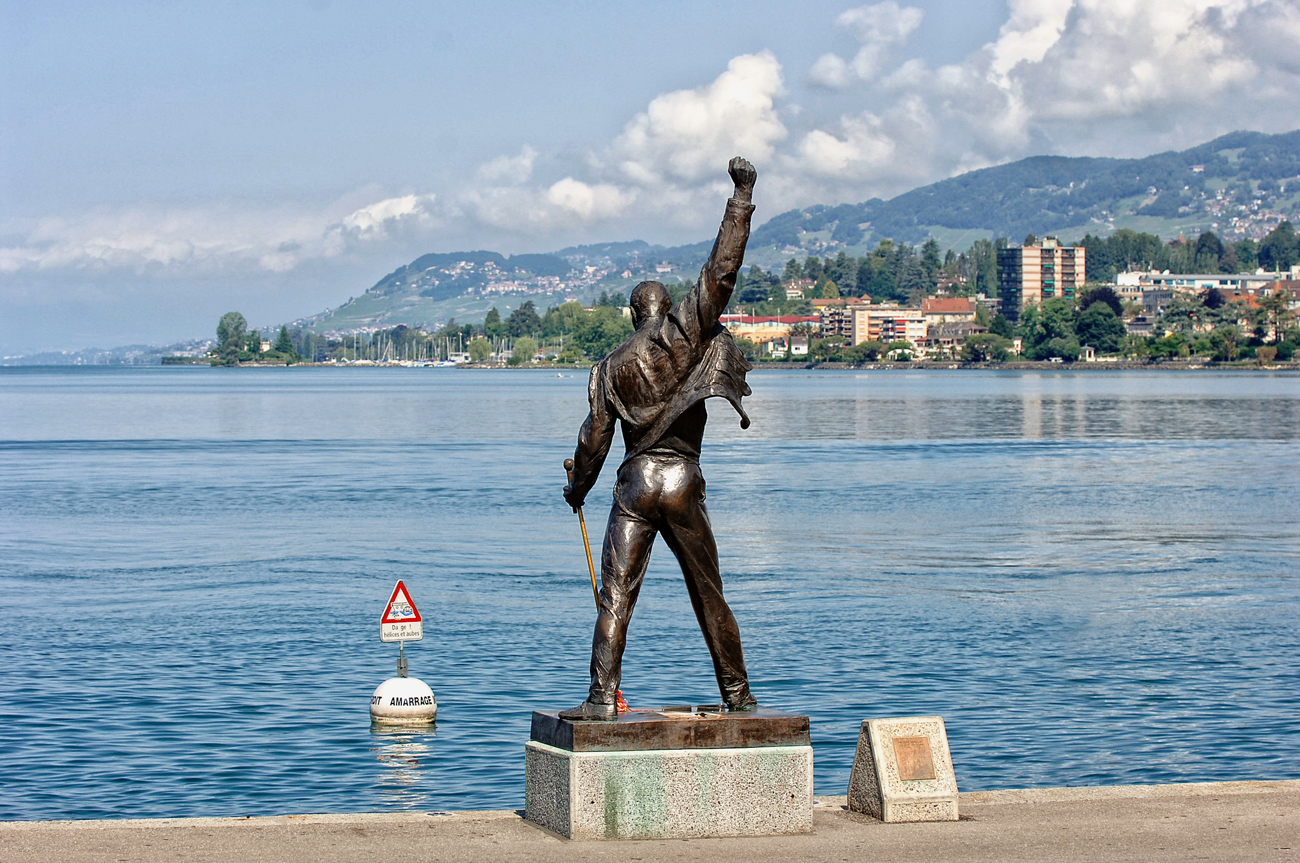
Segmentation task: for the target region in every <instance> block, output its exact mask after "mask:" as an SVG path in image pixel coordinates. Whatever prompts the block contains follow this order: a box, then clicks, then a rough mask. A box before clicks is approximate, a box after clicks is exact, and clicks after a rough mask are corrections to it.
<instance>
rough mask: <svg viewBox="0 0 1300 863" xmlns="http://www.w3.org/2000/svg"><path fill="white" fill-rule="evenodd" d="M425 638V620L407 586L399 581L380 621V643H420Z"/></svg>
mask: <svg viewBox="0 0 1300 863" xmlns="http://www.w3.org/2000/svg"><path fill="white" fill-rule="evenodd" d="M422 638H424V618H422V617H420V612H419V610H418V609H417V608H416V607H415V603H414V602H411V594H409V593H407V592H406V585H404V584H402V582H401V581H400V580H399V581H398V582H397V586H396V587H394V588H393V595H392V597H391V598H390V599H389V600H388V607H387V608H385V609H384V616H383V617H382V618H381V619H380V621H379V640H380V641H419V640H420V639H422Z"/></svg>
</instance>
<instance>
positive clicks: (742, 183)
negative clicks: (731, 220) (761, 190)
mask: <svg viewBox="0 0 1300 863" xmlns="http://www.w3.org/2000/svg"><path fill="white" fill-rule="evenodd" d="M727 173H728V174H730V175H731V181H732V182H733V183H735V184H736V197H737V198H740V199H741V200H744V201H748V200H749V198H750V195H751V194H752V193H753V191H754V181H755V180H757V179H758V171H755V170H754V166H753V165H751V164H750V163H749V161H748V160H747V159H742V158H741V157H739V156H737V157H735V158H734V159H732V160H731V164H729V165H727Z"/></svg>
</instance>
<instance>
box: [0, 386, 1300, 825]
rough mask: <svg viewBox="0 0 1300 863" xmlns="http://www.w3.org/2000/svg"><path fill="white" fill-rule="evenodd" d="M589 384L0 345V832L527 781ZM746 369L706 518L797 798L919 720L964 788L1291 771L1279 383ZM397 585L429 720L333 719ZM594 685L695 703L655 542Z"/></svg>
mask: <svg viewBox="0 0 1300 863" xmlns="http://www.w3.org/2000/svg"><path fill="white" fill-rule="evenodd" d="M585 378H586V376H585V374H584V373H582V372H575V373H572V374H566V375H565V376H562V377H560V376H557V375H556V374H555V373H554V372H551V373H546V372H530V371H499V372H494V371H456V370H449V369H314V368H299V369H257V370H254V369H247V370H226V369H206V368H142V369H130V368H126V369H122V368H116V369H95V368H72V369H64V368H60V369H0V819H50V818H121V817H140V816H185V815H254V814H274V813H295V812H356V811H375V810H391V809H405V808H415V809H421V810H448V809H477V808H516V807H520V806H522V803H523V745H524V741H525V740H526V739H527V737H528V725H529V715H530V711H532V710H533V709H534V708H556V707H568V706H572V705H573V704H576V703H577V702H578V701H579V700H581V699H582V697H583V695H584V693H585V690H586V684H587V681H586V668H587V659H588V651H589V647H590V639H591V626H592V621H593V609H592V599H591V588H590V585H589V582H588V578H587V572H586V562H585V558H584V556H583V551H582V545H581V538H580V535H579V532H578V525H577V524H576V519H575V518H574V516H573V515H572V514H571V512H570V511H569V509H568V507H566V506H565V505H564V503H563V501H562V499H561V497H560V489H561V487H562V486H563V484H564V474H563V470H562V467H561V462H562V461H563V459H564V458H565V457H566V456H568V455H570V454H571V452H572V446H573V441H574V437H575V434H576V430H577V427H578V425H579V423H580V422H581V420H582V418H583V416H584V415H585V412H586V402H585V399H586V395H585V384H586V379H585ZM750 380H751V384H752V386H753V389H754V395H753V397H752V398H751V399H748V400H747V402H746V403H747V405H748V406H749V411H750V413H751V415H752V417H753V420H754V424H753V427H752V428H751V429H750V430H748V431H745V432H742V431H740V429H739V428H738V425H737V421H736V418H735V416H734V414H732V412H731V411H730V408H728V407H727V406H726V405H725V403H723V402H717V401H715V402H711V403H710V404H711V412H712V415H713V420H712V423H711V425H710V430H709V436H708V438H707V439H706V444H705V454H704V460H703V466H704V471H705V475H706V476H707V478H708V482H709V507H710V512H711V515H712V518H713V522H714V527H715V529H716V531H717V534H718V537H719V546H720V554H721V557H722V567H723V573H724V578H725V580H726V584H727V591H728V596H729V598H730V600H731V602H732V606H733V609H734V610H735V613H736V616H737V618H738V619H739V621H740V625H741V631H742V634H743V636H744V640H745V648H746V658H747V661H748V665H749V668H750V673H751V676H752V681H753V685H754V691H755V693H756V694H757V695H758V697H759V699H760V700H761V701H762V702H763V703H764V704H767V705H770V706H773V707H778V708H783V709H788V710H797V711H803V712H807V713H808V714H809V715H810V716H811V717H812V733H813V742H814V747H815V753H816V754H815V759H816V792H817V793H818V794H843V793H844V790H845V787H846V785H847V782H848V775H849V768H850V765H851V763H852V758H853V747H854V744H855V742H856V739H857V730H858V725H859V723H860V722H861V721H862V720H863V719H865V718H867V717H876V716H907V715H916V714H941V715H943V716H944V717H945V719H946V721H947V727H948V734H949V738H950V741H951V746H952V752H953V758H954V760H955V764H956V768H957V778H958V783H959V785H960V786H961V788H962V789H963V790H978V789H991V788H1022V787H1035V786H1059V785H1101V784H1115V783H1151V782H1177V781H1196V780H1228V779H1253V778H1286V777H1290V778H1295V777H1300V528H1298V527H1297V525H1298V524H1300V448H1298V447H1297V443H1298V442H1300V377H1297V376H1295V375H1286V374H1268V373H1250V372H1245V373H1241V372H1232V373H1215V372H1194V373H1188V372H1182V373H1178V372H1175V373H1161V372H1143V373H1125V372H1090V373H1085V372H1072V371H1068V370H1061V371H1052V372H1044V373H1037V372H968V371H956V372H935V371H930V372H904V371H889V372H885V371H881V372H856V373H855V372H756V373H754V374H752V375H751V376H750ZM612 462H613V463H611V464H609V465H607V466H606V472H605V475H604V477H603V478H602V483H601V485H600V486H598V487H597V489H596V491H594V492H593V493H592V495H591V497H590V499H589V506H588V520H589V522H591V526H592V530H593V534H594V535H595V536H596V537H597V541H598V537H599V535H600V533H601V529H602V526H603V523H604V519H605V515H606V504H605V502H606V501H608V495H609V488H610V485H611V481H612V480H611V477H612V474H613V468H614V466H615V464H616V463H617V456H615V457H614V458H613V459H612ZM399 578H400V579H404V580H405V582H406V584H407V586H408V587H409V588H410V591H411V594H412V596H413V598H414V600H415V602H416V604H417V605H418V606H419V608H420V610H421V612H422V614H423V616H424V618H425V621H426V622H425V640H424V641H423V642H420V643H417V644H413V645H411V646H410V648H409V649H408V651H407V655H408V657H409V659H410V663H411V673H412V675H414V676H418V677H420V678H421V679H423V680H425V681H426V682H428V683H429V684H430V685H431V686H432V687H433V689H434V691H435V692H436V693H437V698H438V703H439V715H438V723H437V726H436V728H434V729H433V730H430V731H409V730H407V731H382V730H378V729H372V727H371V724H370V721H369V716H368V713H367V710H368V704H369V696H370V693H371V691H372V690H373V689H374V687H375V686H376V685H378V684H379V682H380V681H382V680H383V679H384V678H385V677H388V676H391V674H392V672H393V670H394V667H395V662H396V658H397V647H396V645H391V644H381V643H380V641H379V625H378V624H379V617H380V615H381V613H382V611H383V607H384V603H385V601H386V600H387V598H388V594H389V592H390V590H391V589H392V586H393V583H394V582H395V581H396V580H397V579H399ZM623 690H624V692H625V693H626V695H627V697H628V699H629V701H630V702H631V703H632V706H634V707H637V706H642V707H654V706H658V705H660V704H667V703H681V702H685V701H691V702H693V703H702V702H709V701H716V699H717V689H716V687H715V685H714V683H713V679H712V673H711V669H710V666H709V662H708V657H707V653H706V652H705V649H704V644H703V640H702V639H701V637H700V635H699V633H698V630H697V629H696V625H695V621H694V618H693V616H692V614H691V611H690V606H689V602H688V600H687V597H686V591H685V588H684V587H683V585H682V583H681V576H680V573H679V572H677V570H676V566H675V563H674V561H673V558H672V556H671V554H670V553H668V551H667V549H666V548H665V547H664V546H663V545H662V543H659V544H658V545H657V546H656V549H655V552H654V557H653V559H652V564H651V569H650V574H649V576H648V578H647V582H646V586H645V589H644V590H643V592H642V595H641V601H640V603H639V605H638V607H637V612H636V617H635V619H634V620H633V624H632V629H631V634H630V639H629V648H628V654H627V659H626V665H625V676H624V681H623Z"/></svg>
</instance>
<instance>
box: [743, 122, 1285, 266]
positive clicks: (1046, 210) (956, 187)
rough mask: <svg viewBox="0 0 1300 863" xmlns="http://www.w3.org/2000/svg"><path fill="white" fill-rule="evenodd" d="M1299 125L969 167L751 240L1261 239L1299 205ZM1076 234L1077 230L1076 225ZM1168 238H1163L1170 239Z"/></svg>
mask: <svg viewBox="0 0 1300 863" xmlns="http://www.w3.org/2000/svg"><path fill="white" fill-rule="evenodd" d="M1298 205H1300V131H1294V132H1287V133H1284V134H1278V135H1268V134H1264V133H1261V132H1232V133H1230V134H1228V135H1224V136H1222V137H1219V138H1216V139H1214V140H1213V141H1210V142H1208V143H1206V144H1202V145H1200V146H1198V147H1193V148H1191V149H1188V150H1183V151H1170V152H1166V153H1158V154H1156V155H1153V156H1147V157H1145V158H1140V159H1109V158H1091V157H1066V156H1032V157H1030V158H1027V159H1021V160H1019V161H1017V162H1010V163H1008V164H1006V165H998V166H996V167H992V168H983V169H980V170H977V171H969V172H967V173H964V174H961V175H959V176H956V177H952V178H951V179H947V180H941V181H939V182H937V183H931V184H930V185H928V186H922V187H920V188H918V189H913V190H912V191H910V192H905V193H903V194H901V195H899V196H897V197H895V198H891V199H890V200H888V201H884V200H881V199H879V198H873V199H872V200H870V201H866V202H864V203H861V204H841V205H838V206H815V207H808V208H804V209H800V210H791V211H789V212H786V213H781V214H780V215H778V216H774V217H773V218H772V219H770V220H768V221H767V222H766V223H764V224H763V225H762V226H760V227H759V228H758V229H757V230H755V231H754V235H753V237H752V238H751V240H750V242H751V244H757V245H758V246H771V247H777V248H782V247H802V246H804V245H806V242H807V241H806V237H807V236H808V235H810V234H815V233H822V234H825V235H826V238H827V239H828V240H829V242H828V245H830V246H832V247H834V246H843V247H853V246H861V245H863V244H865V243H868V242H871V241H873V240H874V241H878V240H880V239H883V238H886V237H888V238H890V239H893V240H895V241H899V242H908V243H918V242H920V241H922V240H924V239H925V238H926V236H929V235H933V234H936V233H938V231H936V229H948V230H951V231H981V232H986V233H988V234H989V235H992V236H1006V237H1010V238H1012V239H1013V240H1018V239H1019V238H1021V237H1023V236H1024V235H1025V234H1029V233H1036V234H1040V235H1041V234H1047V233H1059V234H1064V233H1073V234H1074V235H1075V236H1072V237H1071V238H1072V239H1073V238H1077V236H1081V235H1082V234H1083V233H1084V232H1085V231H1091V232H1092V233H1095V234H1105V233H1110V232H1111V231H1113V230H1115V229H1116V228H1121V227H1130V228H1134V229H1136V230H1146V231H1151V232H1153V233H1160V229H1161V228H1162V227H1163V228H1164V231H1165V232H1166V234H1167V232H1168V231H1169V230H1171V229H1179V228H1184V227H1188V226H1193V227H1200V228H1201V229H1203V230H1215V231H1216V233H1219V234H1221V235H1224V236H1235V235H1242V236H1245V235H1250V236H1263V234H1264V233H1266V232H1267V230H1268V227H1271V226H1272V225H1275V224H1276V220H1270V219H1269V218H1268V214H1270V213H1272V214H1275V215H1282V216H1294V215H1295V214H1296V212H1297V210H1300V206H1298ZM1072 229H1073V230H1072ZM1165 238H1166V239H1169V237H1168V236H1166V237H1165Z"/></svg>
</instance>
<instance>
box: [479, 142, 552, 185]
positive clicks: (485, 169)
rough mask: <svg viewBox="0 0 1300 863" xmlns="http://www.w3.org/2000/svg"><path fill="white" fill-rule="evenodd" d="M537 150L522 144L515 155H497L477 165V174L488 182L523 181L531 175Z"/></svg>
mask: <svg viewBox="0 0 1300 863" xmlns="http://www.w3.org/2000/svg"><path fill="white" fill-rule="evenodd" d="M536 161H537V151H536V150H534V149H533V148H532V147H530V146H528V145H527V144H524V146H523V148H522V149H521V150H520V151H519V155H517V156H498V157H497V158H495V159H493V160H491V161H490V162H484V163H483V164H482V165H480V166H479V169H478V174H479V177H481V178H482V179H484V180H486V181H488V182H490V183H499V182H505V183H515V184H518V183H525V182H527V181H528V178H529V177H531V176H532V175H533V163H534V162H536Z"/></svg>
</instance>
